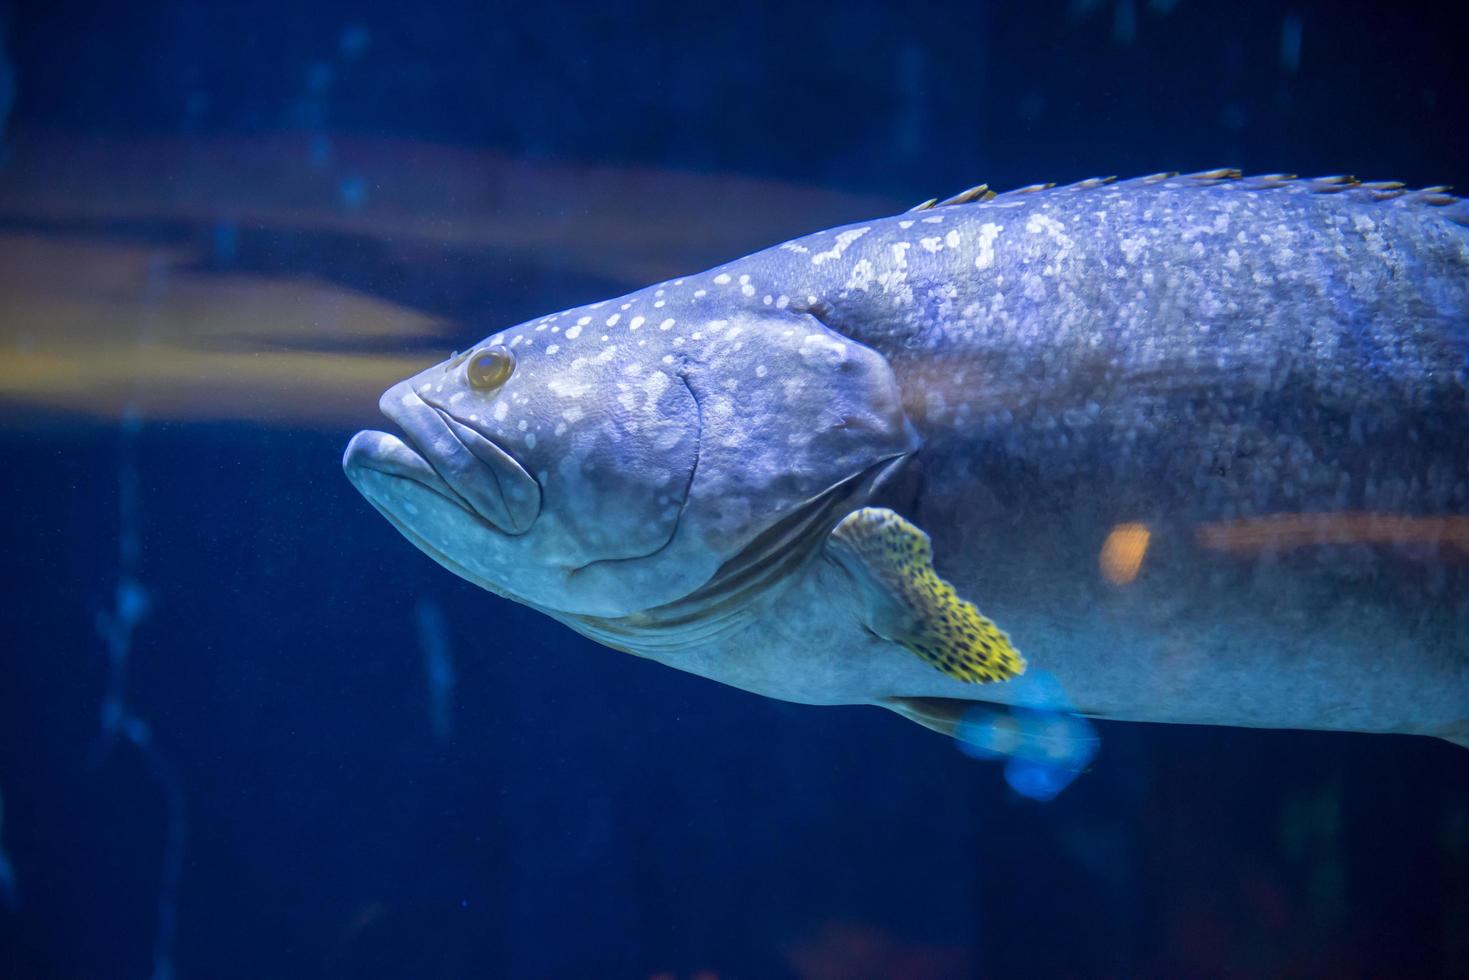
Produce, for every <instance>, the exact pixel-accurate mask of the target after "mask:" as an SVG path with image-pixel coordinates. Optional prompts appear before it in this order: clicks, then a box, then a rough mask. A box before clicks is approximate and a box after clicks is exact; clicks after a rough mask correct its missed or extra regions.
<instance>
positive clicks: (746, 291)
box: [740, 283, 755, 296]
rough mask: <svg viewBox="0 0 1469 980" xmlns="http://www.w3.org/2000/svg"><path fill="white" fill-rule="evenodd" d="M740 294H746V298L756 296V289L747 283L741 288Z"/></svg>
mask: <svg viewBox="0 0 1469 980" xmlns="http://www.w3.org/2000/svg"><path fill="white" fill-rule="evenodd" d="M740 292H742V293H744V294H745V295H746V296H754V295H755V287H754V286H751V285H750V284H749V283H746V284H745V285H743V286H741V287H740Z"/></svg>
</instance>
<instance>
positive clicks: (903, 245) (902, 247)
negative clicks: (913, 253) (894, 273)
mask: <svg viewBox="0 0 1469 980" xmlns="http://www.w3.org/2000/svg"><path fill="white" fill-rule="evenodd" d="M912 247H913V243H912V242H894V243H893V245H892V249H893V265H895V266H897V267H898V268H899V269H906V268H908V254H907V253H908V249H910V248H912Z"/></svg>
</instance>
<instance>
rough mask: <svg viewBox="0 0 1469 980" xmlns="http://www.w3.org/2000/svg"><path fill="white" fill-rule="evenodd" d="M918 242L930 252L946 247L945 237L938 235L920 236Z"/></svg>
mask: <svg viewBox="0 0 1469 980" xmlns="http://www.w3.org/2000/svg"><path fill="white" fill-rule="evenodd" d="M918 244H920V245H922V246H923V247H924V249H925V250H927V251H929V252H937V251H938V250H939V249H941V248H943V247H944V245H943V239H942V238H939V237H938V236H937V235H935V236H934V237H932V238H920V239H919V240H918Z"/></svg>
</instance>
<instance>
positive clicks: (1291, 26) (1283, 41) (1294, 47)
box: [1280, 11, 1302, 73]
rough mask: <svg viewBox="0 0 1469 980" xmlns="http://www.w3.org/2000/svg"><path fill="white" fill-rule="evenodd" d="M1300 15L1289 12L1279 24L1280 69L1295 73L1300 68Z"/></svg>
mask: <svg viewBox="0 0 1469 980" xmlns="http://www.w3.org/2000/svg"><path fill="white" fill-rule="evenodd" d="M1301 30H1302V24H1301V15H1300V14H1298V13H1296V12H1295V11H1290V12H1288V13H1287V14H1286V15H1285V18H1284V19H1283V20H1282V21H1281V22H1280V67H1282V68H1284V69H1285V70H1286V71H1288V72H1291V73H1295V72H1297V71H1299V70H1300V68H1301Z"/></svg>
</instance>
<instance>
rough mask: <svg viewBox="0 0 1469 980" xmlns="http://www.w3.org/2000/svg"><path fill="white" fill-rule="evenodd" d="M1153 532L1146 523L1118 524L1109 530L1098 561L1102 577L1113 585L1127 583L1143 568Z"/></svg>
mask: <svg viewBox="0 0 1469 980" xmlns="http://www.w3.org/2000/svg"><path fill="white" fill-rule="evenodd" d="M1152 539H1153V532H1151V531H1149V530H1148V526H1147V525H1146V524H1118V525H1117V526H1116V527H1114V528H1112V530H1110V531H1108V532H1107V540H1106V541H1103V542H1102V554H1101V556H1100V558H1099V559H1098V563H1099V564H1100V566H1101V569H1102V578H1104V579H1106V580H1107V581H1108V582H1111V583H1112V584H1113V585H1127V584H1128V583H1129V582H1131V581H1133V580H1134V579H1136V578H1137V573H1138V572H1139V571H1141V570H1142V567H1143V558H1144V557H1146V556H1147V553H1148V542H1150V541H1151V540H1152Z"/></svg>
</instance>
